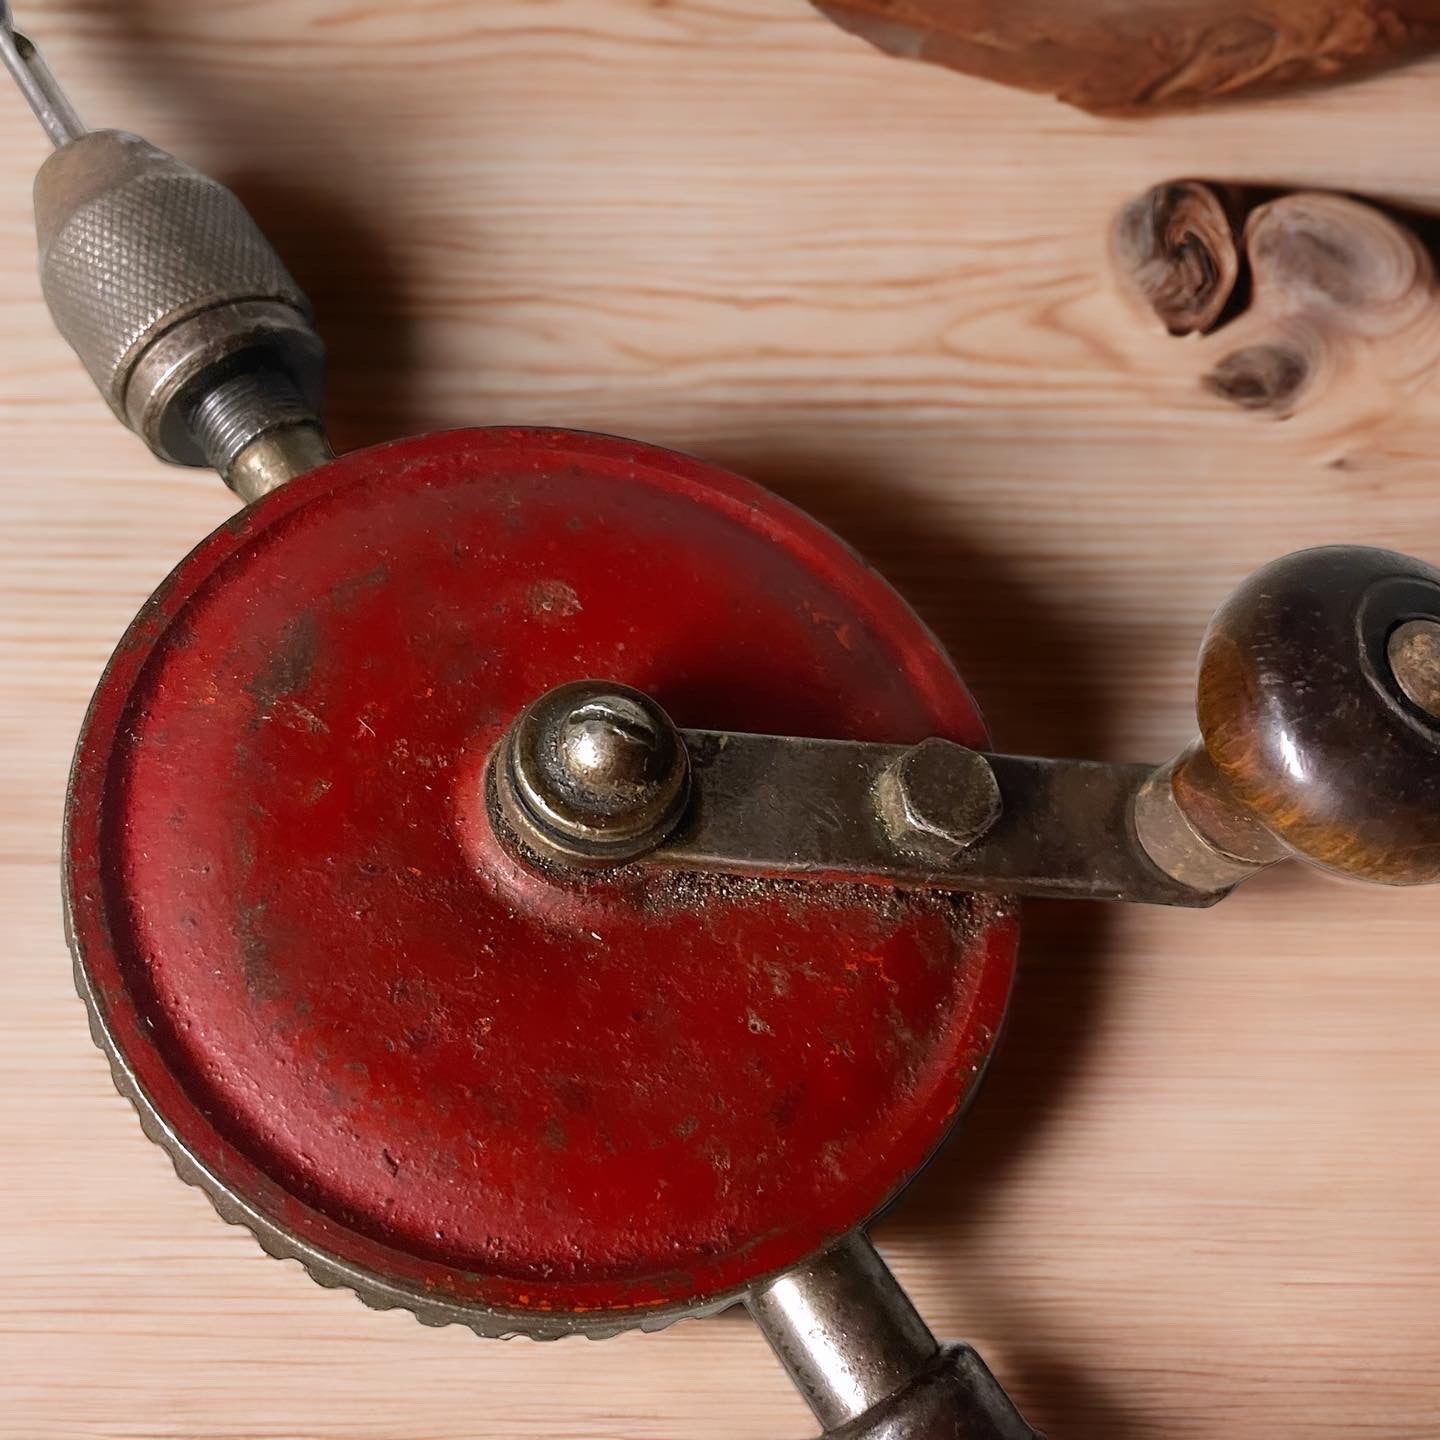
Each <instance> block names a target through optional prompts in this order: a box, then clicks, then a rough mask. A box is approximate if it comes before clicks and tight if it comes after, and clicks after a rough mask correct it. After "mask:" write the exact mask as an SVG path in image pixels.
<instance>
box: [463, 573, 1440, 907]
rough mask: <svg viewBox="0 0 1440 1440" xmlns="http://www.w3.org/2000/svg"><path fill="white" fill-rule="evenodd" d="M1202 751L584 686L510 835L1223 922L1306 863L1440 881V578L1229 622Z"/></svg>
mask: <svg viewBox="0 0 1440 1440" xmlns="http://www.w3.org/2000/svg"><path fill="white" fill-rule="evenodd" d="M1197 711H1198V719H1199V727H1200V739H1199V740H1197V741H1196V742H1195V743H1193V744H1192V745H1190V746H1189V747H1188V748H1187V749H1185V750H1183V751H1182V752H1181V753H1180V754H1179V755H1178V756H1176V758H1175V759H1174V760H1172V761H1170V762H1169V763H1168V764H1166V765H1162V766H1159V767H1153V766H1145V765H1110V764H1099V763H1095V762H1091V761H1084V760H1043V759H1031V758H1025V757H1019V756H1013V755H994V754H984V753H981V752H979V751H975V750H971V749H967V748H966V747H965V746H962V745H956V744H953V743H951V742H949V741H947V740H943V739H933V738H932V739H928V740H924V741H921V742H920V743H919V744H917V745H908V746H901V745H889V744H878V743H869V742H858V741H838V740H818V739H807V738H791V737H785V736H774V735H750V734H742V733H738V732H733V731H723V730H702V729H689V730H679V729H677V728H676V727H675V726H674V725H673V724H672V723H671V721H670V719H669V717H668V716H667V715H666V714H665V712H664V711H663V710H662V709H661V708H660V706H659V705H658V704H657V703H656V702H655V701H654V700H653V699H651V698H650V697H649V696H646V695H644V694H641V693H640V692H638V691H635V690H631V689H629V688H627V687H625V686H617V685H612V684H608V683H605V682H597V681H578V682H572V683H570V684H567V685H561V686H559V687H557V688H556V689H555V690H552V691H550V692H548V693H547V694H546V695H544V696H542V697H541V698H540V699H539V700H537V701H535V702H534V703H533V704H532V705H530V706H529V707H528V708H527V709H526V710H525V711H524V712H523V713H522V714H521V715H520V716H519V718H518V719H517V720H516V722H515V723H514V725H513V726H512V727H511V729H510V731H509V732H508V734H507V737H506V740H505V741H504V742H503V744H502V745H501V747H500V748H499V751H498V753H497V758H496V760H495V762H494V764H493V765H492V767H491V769H492V775H493V781H492V787H491V790H492V795H493V796H494V799H495V802H496V803H495V808H496V809H497V810H498V812H499V817H500V819H501V821H502V826H501V828H502V831H503V832H508V833H509V834H511V835H513V836H514V837H517V838H518V839H519V841H520V842H521V844H522V846H523V847H524V848H527V849H529V850H530V851H532V852H534V853H538V854H539V855H541V856H542V857H544V858H545V859H547V860H548V861H550V862H557V863H559V864H560V865H570V866H577V867H592V868H593V867H597V866H606V865H616V864H622V863H630V862H638V863H643V864H647V865H663V866H679V867H683V868H686V869H689V870H698V871H715V872H719V873H724V874H733V875H752V876H753V875H762V876H771V877H778V878H789V879H797V880H830V881H835V880H839V881H852V882H861V883H865V884H870V885H887V886H896V887H903V888H912V889H941V890H957V891H958V890H971V891H998V892H1001V893H1004V894H1015V895H1038V896H1059V897H1068V898H1078V899H1096V900H1129V901H1140V902H1144V903H1148V904H1161V905H1188V906H1203V905H1210V904H1213V903H1214V902H1215V901H1216V900H1219V899H1220V898H1221V897H1222V896H1224V895H1226V894H1227V893H1229V891H1230V890H1231V889H1233V888H1234V887H1235V886H1236V885H1238V884H1239V883H1240V882H1241V881H1242V880H1244V879H1246V878H1247V877H1249V876H1251V875H1253V874H1255V873H1256V872H1258V871H1260V870H1262V869H1265V868H1266V867H1267V866H1270V865H1273V864H1275V863H1277V862H1278V861H1281V860H1285V859H1288V858H1296V859H1301V860H1305V861H1308V862H1309V863H1311V864H1313V865H1316V866H1318V867H1319V868H1321V869H1324V870H1329V871H1332V872H1334V873H1338V874H1342V875H1350V876H1354V877H1356V878H1359V879H1364V880H1372V881H1377V882H1379V883H1382V884H1389V885H1412V884H1422V883H1428V882H1431V881H1434V880H1436V879H1440V571H1436V570H1434V569H1432V568H1431V567H1430V566H1428V565H1425V564H1422V563H1421V562H1420V561H1418V560H1412V559H1410V558H1409V557H1407V556H1403V555H1396V554H1393V553H1391V552H1389V551H1384V550H1370V549H1364V548H1361V547H1347V546H1332V547H1328V548H1325V549H1320V550H1308V551H1302V552H1300V553H1299V554H1296V555H1291V556H1287V557H1286V558H1285V559H1283V560H1278V561H1275V562H1274V563H1273V564H1271V565H1268V566H1266V567H1265V568H1264V569H1263V570H1261V571H1260V572H1258V573H1257V574H1256V575H1254V576H1252V577H1251V578H1250V580H1248V581H1247V582H1246V583H1245V584H1244V585H1242V586H1241V587H1240V588H1239V589H1238V590H1237V591H1236V592H1235V594H1234V595H1233V596H1232V597H1231V598H1230V599H1229V600H1228V601H1227V602H1226V604H1225V605H1224V606H1222V607H1221V609H1220V610H1219V611H1218V612H1217V614H1216V616H1215V619H1214V621H1213V622H1212V623H1211V626H1210V628H1209V630H1208V632H1207V633H1206V637H1205V641H1204V644H1203V646H1202V649H1201V654H1200V666H1199V684H1198V707H1197Z"/></svg>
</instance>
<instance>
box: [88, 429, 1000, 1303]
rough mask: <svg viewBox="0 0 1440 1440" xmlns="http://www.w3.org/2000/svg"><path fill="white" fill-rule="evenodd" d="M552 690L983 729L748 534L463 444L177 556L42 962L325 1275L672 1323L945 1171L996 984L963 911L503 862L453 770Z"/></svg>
mask: <svg viewBox="0 0 1440 1440" xmlns="http://www.w3.org/2000/svg"><path fill="white" fill-rule="evenodd" d="M583 676H603V677H609V678H614V679H618V680H621V681H625V682H628V683H630V684H633V685H638V686H640V687H642V688H644V689H645V690H647V691H649V692H651V693H652V694H654V695H655V696H656V697H657V698H658V699H659V700H660V702H661V703H662V704H663V705H664V706H665V707H666V709H667V710H669V712H670V713H671V714H672V715H673V716H674V717H675V719H676V720H677V721H678V722H679V723H681V724H682V725H703V726H721V727H729V728H736V729H753V730H767V731H776V732H789V733H800V734H807V735H821V736H833V737H839V738H864V739H869V740H885V741H909V740H916V739H919V738H921V737H922V736H925V735H928V734H932V733H938V734H942V735H947V736H950V737H951V738H954V739H957V740H960V741H964V742H967V743H977V742H979V741H980V740H981V739H982V729H981V724H980V720H979V718H978V716H977V714H976V711H975V709H974V706H973V704H972V702H971V701H970V699H969V697H968V695H967V694H966V692H965V690H964V688H963V686H962V685H961V683H960V681H959V680H958V679H957V677H956V675H955V673H954V671H953V669H952V668H951V665H950V662H949V661H948V659H947V658H946V656H945V655H944V654H943V652H942V651H941V650H940V648H939V647H938V646H937V645H936V643H935V642H934V640H933V639H932V638H931V636H930V635H929V634H928V633H927V632H926V630H925V629H924V628H923V627H922V626H921V625H920V623H919V622H918V621H917V620H916V619H915V618H914V616H913V615H912V614H911V612H910V611H909V610H908V609H907V608H906V607H905V605H904V604H903V603H902V602H901V601H900V599H899V598H898V597H897V596H896V595H895V593H894V592H893V591H892V590H891V589H890V588H889V586H888V585H886V584H885V582H884V581H883V580H881V579H880V578H879V577H878V576H877V575H876V574H875V573H874V572H873V571H871V570H869V569H868V568H867V567H866V566H865V565H864V564H863V563H861V562H860V561H859V560H858V559H857V558H856V557H855V555H854V554H853V553H852V552H851V551H849V550H848V549H846V548H845V547H844V546H843V545H841V544H840V543H839V542H838V541H837V540H835V539H834V538H833V537H832V536H831V535H829V534H828V533H827V532H826V531H824V530H823V529H821V528H820V527H819V526H818V525H816V524H815V523H814V522H813V521H811V520H809V519H808V518H806V517H805V516H803V515H801V514H800V513H799V512H797V511H796V510H794V509H792V508H791V507H789V506H788V505H786V504H784V503H783V502H781V501H779V500H777V499H775V498H774V497H773V496H771V495H768V494H766V493H765V492H763V491H761V490H759V489H758V488H756V487H755V486H753V485H750V484H748V483H747V482H745V481H743V480H740V479H738V478H736V477H734V476H731V475H728V474H725V473H724V472H721V471H718V470H715V469H713V468H711V467H709V466H707V465H703V464H700V463H699V462H697V461H694V460H691V459H688V458H685V457H683V456H680V455H676V454H672V453H669V452H666V451H661V450H655V449H651V448H649V447H646V446H642V445H638V444H634V443H630V442H627V441H620V440H612V439H607V438H603V437H597V436H593V435H582V434H574V433H567V432H557V431H536V430H473V431H462V432H455V433H450V434H442V435H434V436H427V437H424V438H421V439H415V440H405V441H401V442H398V443H396V444H393V445H387V446H382V447H379V448H377V449H373V450H368V451H364V452H361V453H357V454H353V455H348V456H345V457H344V458H342V459H340V460H337V461H335V462H334V463H333V464H331V465H328V466H326V467H325V468H324V469H323V470H320V471H318V472H316V473H314V474H312V475H309V476H307V477H305V478H304V479H302V480H299V481H296V482H295V483H293V484H291V485H289V486H287V487H286V488H285V489H284V490H282V491H280V492H279V493H278V494H276V495H274V496H272V497H271V498H270V499H268V500H267V501H265V502H264V503H262V504H260V505H259V506H256V507H254V508H253V509H251V510H249V511H247V512H245V513H243V514H241V515H239V516H237V517H236V518H235V519H234V520H233V521H232V522H230V523H229V524H227V525H225V526H223V527H222V528H221V529H219V530H217V531H216V532H215V533H214V534H213V535H211V536H210V537H209V538H208V539H207V540H205V541H204V542H203V543H202V544H201V545H199V546H198V547H197V548H196V550H195V551H194V552H193V553H192V554H191V555H190V556H189V557H188V558H187V559H186V560H185V561H184V562H183V563H182V564H181V565H180V566H179V567H178V569H177V570H176V571H175V572H174V574H173V575H172V576H171V577H170V578H169V580H167V581H166V583H165V584H164V585H163V586H162V587H161V589H160V590H159V591H158V592H157V594H156V596H155V597H154V598H153V599H152V600H151V602H150V603H149V604H148V605H147V606H146V608H145V609H144V610H143V611H142V612H141V614H140V615H139V617H138V618H137V619H136V621H135V622H134V624H133V625H132V626H131V629H130V631H129V633H128V634H127V635H126V637H125V639H124V641H123V642H122V643H121V645H120V647H119V649H118V650H117V652H116V655H115V658H114V660H113V661H112V663H111V667H110V669H109V671H108V672H107V674H106V677H105V679H104V680H103V682H102V684H101V686H100V689H99V691H98V692H97V695H96V698H95V702H94V705H93V707H92V711H91V714H90V717H89V719H88V721H87V726H86V731H85V734H84V736H83V738H82V741H81V745H80V750H79V755H78V760H77V768H76V774H75V781H74V786H73V790H72V797H71V808H70V814H69V831H68V840H67V847H68V850H67V886H68V895H69V900H70V905H71V911H72V921H73V926H74V931H75V938H76V943H77V945H78V947H79V951H80V954H81V956H82V960H83V964H84V966H85V968H86V970H87V972H88V974H89V977H90V980H91V983H92V985H93V986H94V988H95V990H96V992H97V995H98V999H99V1003H100V1005H101V1006H102V1008H103V1010H104V1012H105V1015H106V1018H107V1021H108V1024H109V1026H110V1028H111V1030H112V1032H113V1035H114V1038H115V1041H116V1043H117V1044H118V1046H119V1048H120V1050H121V1051H122V1053H123V1055H124V1056H125V1059H126V1061H127V1062H128V1064H129V1065H130V1066H131V1067H132V1068H133V1070H134V1071H135V1073H136V1076H137V1077H138V1079H139V1081H140V1084H141V1085H142V1086H143V1088H144V1090H145V1092H146V1093H147V1095H148V1097H149V1099H150V1101H151V1102H152V1103H153V1104H154V1105H155V1106H156V1107H157V1108H158V1109H159V1111H160V1112H161V1114H162V1115H163V1116H164V1117H165V1118H166V1120H167V1121H168V1123H169V1124H170V1125H171V1126H173V1127H174V1129H175V1131H176V1132H177V1134H178V1135H179V1136H180V1137H181V1139H182V1140H183V1142H184V1143H185V1144H186V1145H187V1146H188V1148H189V1149H190V1150H191V1152H192V1153H193V1154H195V1155H196V1156H198V1157H199V1158H200V1159H201V1160H202V1162H203V1163H204V1164H205V1165H206V1166H208V1167H209V1168H210V1169H211V1170H212V1171H213V1172H214V1173H215V1174H217V1175H218V1176H219V1177H220V1178H221V1180H222V1181H223V1182H224V1183H225V1184H226V1185H228V1186H230V1187H231V1188H232V1189H233V1190H235V1191H236V1192H238V1193H239V1194H241V1195H242V1196H244V1197H245V1198H246V1199H247V1200H248V1201H249V1202H251V1203H252V1204H254V1205H255V1206H257V1207H258V1208H260V1209H261V1210H262V1211H263V1212H265V1213H266V1214H267V1215H269V1216H270V1217H271V1218H272V1219H274V1220H275V1221H277V1222H278V1223H280V1224H282V1225H285V1226H288V1227H289V1228H290V1229H291V1230H293V1231H294V1232H295V1233H296V1234H298V1235H299V1236H300V1237H301V1238H302V1239H303V1240H305V1241H307V1242H309V1243H311V1244H314V1245H318V1246H320V1247H321V1248H322V1249H324V1250H326V1251H328V1252H329V1253H331V1254H332V1255H334V1256H337V1257H339V1258H340V1259H342V1260H344V1261H348V1262H350V1263H353V1264H358V1265H361V1266H364V1267H365V1268H366V1269H368V1270H370V1271H372V1272H374V1273H376V1274H378V1275H380V1276H382V1277H385V1278H386V1279H389V1280H392V1281H394V1282H395V1283H399V1284H404V1285H409V1286H412V1287H416V1286H419V1287H423V1288H425V1289H427V1290H429V1291H430V1292H432V1293H435V1294H437V1295H440V1296H446V1297H452V1298H455V1299H459V1300H462V1301H466V1302H471V1303H483V1304H488V1305H491V1306H495V1307H499V1308H503V1309H517V1310H534V1311H557V1310H558V1311H582V1310H583V1311H593V1310H597V1309H599V1310H615V1311H623V1310H631V1311H633V1310H645V1309H647V1308H662V1307H669V1306H673V1305H675V1304H676V1303H677V1302H681V1303H684V1302H689V1301H692V1300H694V1301H697V1302H698V1301H701V1300H703V1299H704V1298H705V1297H714V1296H718V1295H722V1294H727V1293H731V1292H733V1291H735V1290H737V1289H739V1288H742V1287H743V1286H745V1285H746V1284H748V1283H750V1282H751V1281H753V1280H754V1279H756V1278H757V1277H759V1276H762V1275H765V1274H768V1273H770V1272H773V1271H775V1270H776V1269H779V1268H781V1267H784V1266H787V1265H789V1264H791V1263H793V1262H795V1261H797V1260H799V1259H801V1258H803V1257H804V1256H805V1255H807V1254H809V1253H811V1252H813V1251H815V1250H816V1249H817V1248H819V1247H820V1246H822V1245H823V1244H825V1243H826V1242H827V1241H829V1240H830V1239H832V1238H834V1237H836V1236H839V1235H840V1234H842V1233H844V1232H845V1231H848V1230H849V1229H851V1228H853V1227H854V1226H855V1225H856V1224H858V1223H860V1222H861V1221H863V1220H864V1219H866V1218H867V1217H868V1216H870V1215H871V1214H873V1213H874V1212H875V1211H876V1210H877V1209H878V1208H879V1207H881V1206H882V1205H883V1204H884V1203H885V1202H886V1201H887V1200H888V1199H889V1198H891V1197H892V1196H893V1195H894V1194H895V1193H896V1191H897V1190H898V1189H899V1188H900V1187H901V1186H902V1185H903V1184H904V1182H905V1181H906V1180H907V1179H908V1178H909V1177H910V1176H911V1175H912V1174H913V1173H914V1172H915V1170H916V1169H917V1168H918V1167H919V1166H920V1165H921V1163H922V1162H923V1161H924V1160H925V1158H926V1157H927V1155H928V1154H929V1153H930V1152H931V1150H932V1149H933V1148H934V1146H935V1145H936V1144H937V1143H938V1141H939V1140H940V1139H941V1137H942V1136H943V1135H944V1133H945V1131H946V1129H947V1127H948V1126H949V1124H950V1122H951V1120H952V1118H953V1117H954V1115H955V1113H956V1111H957V1109H958V1107H959V1105H960V1104H961V1103H962V1101H963V1100H964V1099H965V1097H966V1095H967V1093H968V1092H969V1091H970V1090H971V1089H972V1087H973V1084H974V1081H975V1077H976V1075H977V1073H978V1071H979V1068H980V1067H981V1065H982V1064H983V1062H984V1060H985V1058H986V1056H987V1054H988V1052H989V1050H990V1048H991V1045H992V1043H993V1041H994V1037H995V1032H996V1029H997V1027H998V1026H999V1024H1000V1020H1001V1015H1002V1011H1003V1009H1004V1004H1005V1000H1006V996H1007V994H1008V991H1009V986H1010V980H1011V974H1012V970H1013V965H1014V955H1015V940H1016V936H1015V926H1014V921H1013V918H1012V916H1011V912H1010V910H1009V908H1008V906H1007V905H1005V904H1004V903H1001V902H996V901H993V900H985V899H964V898H960V899H956V900H949V899H945V898H943V897H936V896H910V897H902V896H897V895H894V894H887V893H885V892H882V891H873V892H872V891H868V890H863V889H845V888H839V887H820V886H805V885H795V884H784V883H769V882H727V881H720V880H704V879H700V878H697V877H693V876H692V877H686V876H677V875H653V876H646V875H643V874H635V873H630V872H621V873H618V874H615V875H610V876H605V877H599V878H595V879H591V880H588V881H585V882H583V883H579V884H576V885H574V886H567V887H565V888H557V886H556V885H554V884H553V883H552V882H551V881H549V880H546V879H544V878H542V877H539V876H536V875H534V874H531V873H530V872H528V871H525V870H523V868H521V867H519V866H517V865H516V864H515V862H513V861H512V860H511V859H510V858H509V857H508V855H507V854H506V853H505V852H504V851H502V850H499V849H498V848H497V847H496V846H494V844H493V843H492V842H491V840H490V837H489V831H488V826H487V825H486V824H485V821H484V817H483V813H482V811H481V809H480V803H481V802H480V800H479V797H478V787H479V779H480V773H481V767H482V765H483V762H484V758H485V755H486V752H487V751H488V749H489V747H490V745H491V743H492V742H493V740H494V739H495V738H496V736H498V734H499V733H500V732H501V731H502V729H503V728H504V726H505V725H506V724H507V722H508V721H509V720H510V719H511V717H512V716H513V715H514V714H515V713H516V711H517V710H518V709H519V708H520V707H521V706H522V705H523V704H525V703H526V702H527V701H529V700H530V699H532V698H533V697H534V696H536V695H538V694H540V693H541V692H542V691H544V690H545V689H547V688H548V687H550V686H552V685H555V684H557V683H559V682H561V681H564V680H570V679H575V678H578V677H583Z"/></svg>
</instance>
